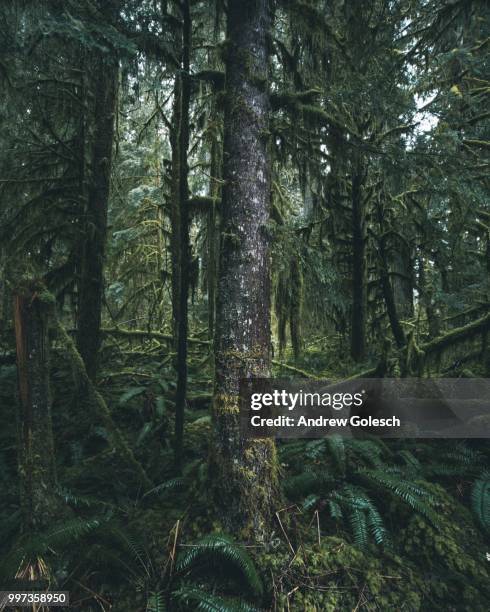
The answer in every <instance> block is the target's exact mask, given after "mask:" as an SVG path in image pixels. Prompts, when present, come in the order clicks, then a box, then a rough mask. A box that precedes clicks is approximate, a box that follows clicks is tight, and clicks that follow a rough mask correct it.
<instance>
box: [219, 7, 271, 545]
mask: <svg viewBox="0 0 490 612" xmlns="http://www.w3.org/2000/svg"><path fill="white" fill-rule="evenodd" d="M268 28H269V3H268V2H267V0H253V1H252V2H240V1H239V0H232V1H231V2H230V3H229V5H228V34H227V38H228V49H227V61H226V94H225V131H224V168H223V169H224V180H225V184H224V188H223V206H222V246H221V257H220V270H219V279H218V292H217V296H218V299H217V310H216V357H215V365H216V387H215V395H214V432H215V439H214V453H213V457H212V467H213V468H214V472H215V474H214V475H215V484H216V492H217V495H216V501H217V504H218V506H219V508H220V509H221V516H222V519H223V522H224V523H225V525H226V526H227V528H228V529H230V530H232V531H234V532H235V533H239V534H240V536H241V537H243V538H250V539H258V540H263V539H266V538H267V537H268V535H270V533H271V531H272V516H273V509H274V505H275V504H277V503H278V497H277V489H278V487H277V482H278V464H277V459H276V451H275V445H274V442H273V441H272V440H253V441H252V440H245V439H243V438H242V437H241V435H240V427H239V395H238V394H239V381H240V379H242V378H250V377H265V376H268V375H269V374H270V359H271V340H270V319H269V310H270V254H269V239H268V231H267V224H268V220H269V207H270V188H269V156H268V112H269V100H268V89H267V65H268V51H267V33H268Z"/></svg>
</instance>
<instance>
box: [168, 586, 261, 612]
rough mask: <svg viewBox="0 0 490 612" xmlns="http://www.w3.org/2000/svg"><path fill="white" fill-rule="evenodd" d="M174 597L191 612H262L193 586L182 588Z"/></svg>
mask: <svg viewBox="0 0 490 612" xmlns="http://www.w3.org/2000/svg"><path fill="white" fill-rule="evenodd" d="M172 597H173V599H174V600H176V601H177V602H179V603H180V604H181V605H184V606H185V608H186V609H187V610H189V611H190V612H194V611H197V612H260V611H259V609H258V608H256V607H254V606H251V605H250V604H249V603H247V602H245V601H243V600H239V599H231V598H225V597H221V596H219V595H214V594H212V593H208V592H207V591H204V590H203V589H199V588H196V587H193V586H183V587H181V588H180V589H178V590H177V591H174V593H172Z"/></svg>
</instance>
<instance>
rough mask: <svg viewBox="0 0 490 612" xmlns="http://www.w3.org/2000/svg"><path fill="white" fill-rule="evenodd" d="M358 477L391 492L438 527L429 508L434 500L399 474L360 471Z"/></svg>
mask: <svg viewBox="0 0 490 612" xmlns="http://www.w3.org/2000/svg"><path fill="white" fill-rule="evenodd" d="M359 475H360V476H361V478H362V479H363V480H365V481H367V482H368V483H371V484H374V485H375V486H376V487H381V488H382V489H384V490H386V489H387V490H389V491H391V492H392V493H393V494H394V495H395V496H396V497H398V498H399V499H401V500H402V501H403V502H404V503H406V504H408V505H409V506H410V507H411V508H412V509H413V510H415V511H416V512H418V513H419V514H422V515H423V516H425V517H426V518H427V519H428V520H429V521H430V522H431V523H432V525H434V527H438V525H439V519H438V516H437V514H436V513H435V512H434V510H433V509H432V507H431V504H432V503H433V501H434V500H433V498H432V496H431V495H430V494H429V493H428V492H427V491H425V490H424V489H423V488H422V487H420V486H418V485H416V484H413V483H411V482H409V481H408V480H405V479H403V477H402V476H401V475H400V474H398V473H394V472H391V473H390V472H389V471H388V470H385V471H381V470H368V469H362V470H360V471H359Z"/></svg>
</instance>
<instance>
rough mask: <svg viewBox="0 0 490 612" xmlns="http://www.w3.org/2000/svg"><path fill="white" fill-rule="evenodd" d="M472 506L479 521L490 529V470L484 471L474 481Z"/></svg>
mask: <svg viewBox="0 0 490 612" xmlns="http://www.w3.org/2000/svg"><path fill="white" fill-rule="evenodd" d="M471 507H472V509H473V512H474V513H475V514H476V517H477V518H478V520H479V522H480V523H481V524H482V525H483V527H484V528H485V529H486V530H487V531H490V471H487V470H486V471H484V472H483V473H482V474H481V475H480V476H479V478H477V480H476V481H475V482H474V483H473V488H472V490H471Z"/></svg>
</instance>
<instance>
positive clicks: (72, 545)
mask: <svg viewBox="0 0 490 612" xmlns="http://www.w3.org/2000/svg"><path fill="white" fill-rule="evenodd" d="M190 348H191V356H190V360H189V362H190V369H189V396H188V409H187V411H186V424H185V436H184V445H185V446H184V449H185V465H184V470H183V475H182V476H178V477H176V476H175V473H174V472H173V467H172V466H173V461H172V456H173V445H172V436H173V426H174V418H173V395H174V392H175V382H174V381H175V374H174V370H173V365H172V354H171V353H170V352H169V343H168V342H166V341H164V340H157V339H149V340H143V341H141V339H136V340H134V339H123V340H121V339H120V338H118V339H117V341H116V339H115V338H113V337H111V336H107V340H106V342H105V345H104V349H103V352H102V368H101V372H100V376H99V380H98V388H99V390H100V392H101V394H102V396H103V398H104V399H105V401H106V403H107V405H108V407H109V409H110V413H111V416H112V420H113V423H114V426H115V427H117V429H118V430H119V431H120V432H121V433H122V435H123V437H124V439H125V440H126V441H127V442H128V444H129V446H130V448H131V449H132V450H133V452H134V456H135V458H136V461H137V462H138V463H139V464H140V465H141V466H143V468H144V470H145V472H146V474H147V475H148V477H149V479H150V480H151V481H152V483H154V487H153V488H152V489H150V490H145V489H144V487H143V486H142V483H141V480H140V479H139V478H138V476H137V474H136V473H135V470H134V466H132V465H130V464H128V462H127V461H126V459H125V457H123V456H122V455H121V454H119V453H118V452H117V451H116V450H115V449H114V448H113V446H112V445H111V443H110V441H111V439H112V438H111V432H110V431H108V427H107V423H106V422H105V421H104V419H102V418H101V417H100V414H98V412H97V411H98V407H97V406H94V405H93V403H92V402H91V401H89V398H88V396H86V395H85V396H84V393H83V388H82V387H81V385H80V381H79V380H77V373H76V372H74V371H73V370H71V369H70V368H67V366H66V363H65V362H64V356H63V353H62V351H60V350H59V348H58V349H57V350H56V351H55V353H54V355H53V359H52V381H53V389H52V392H53V409H52V410H53V427H54V433H55V447H56V448H55V452H56V463H57V466H58V481H59V486H60V489H59V491H58V492H57V493H58V494H59V495H60V496H61V497H62V499H63V503H64V504H66V506H67V507H69V508H70V509H71V510H70V515H69V520H68V521H67V519H66V516H63V518H62V519H60V522H59V524H57V525H55V526H54V528H53V530H52V531H51V532H50V533H49V534H44V535H43V536H42V537H40V538H39V540H38V541H36V542H33V541H29V542H27V541H26V540H25V539H24V540H23V539H22V536H20V535H19V532H18V528H19V524H20V520H19V501H18V493H17V471H16V470H17V467H16V459H15V452H13V451H14V448H15V440H16V427H15V385H16V373H15V365H3V366H1V367H0V377H1V380H0V382H1V385H0V396H1V397H0V400H1V402H2V405H3V410H4V411H6V412H8V413H9V418H8V419H5V420H4V422H5V423H9V425H8V426H6V427H5V428H4V430H3V431H2V433H1V444H2V447H1V454H0V459H1V462H2V475H1V479H2V490H3V491H4V503H3V504H2V508H1V510H0V513H1V517H0V518H1V524H2V538H1V540H2V547H1V548H2V557H3V562H2V570H3V572H4V576H5V575H7V574H8V572H10V576H12V572H15V571H17V575H18V576H19V568H22V564H24V565H25V563H27V561H26V560H27V559H30V561H29V562H30V563H31V564H32V559H33V558H35V559H46V563H47V564H48V565H49V567H51V568H52V575H51V577H52V579H53V580H55V581H56V584H57V585H59V588H63V589H65V590H70V592H71V594H72V595H71V596H72V601H73V603H74V609H79V610H87V611H89V610H92V609H93V610H95V609H104V610H109V609H114V610H121V611H122V612H124V611H126V610H127V611H129V610H131V611H135V610H163V609H167V610H192V609H202V610H235V609H236V610H238V609H242V610H255V609H259V610H260V609H262V610H268V609H273V610H298V611H300V610H311V611H315V610H317V611H320V610H387V611H388V610H447V611H449V610H468V611H470V610H471V611H478V610H482V611H483V610H486V609H488V601H490V590H489V589H490V581H489V578H490V574H489V568H490V565H489V562H488V553H487V551H488V550H490V549H489V543H488V539H487V538H486V536H485V533H484V530H483V529H482V527H481V526H479V525H478V521H477V517H476V516H475V513H474V512H472V496H473V497H474V495H475V493H474V490H475V483H477V482H478V478H479V475H480V474H481V473H482V472H483V470H484V466H485V464H488V454H489V449H488V445H485V444H483V443H479V441H473V442H471V443H470V442H466V443H465V442H464V441H454V440H453V441H444V440H440V441H430V440H415V441H410V440H406V441H385V442H383V441H381V440H371V439H363V440H355V439H353V440H342V439H338V438H330V439H326V440H299V441H298V440H296V441H293V442H283V443H281V442H280V443H279V445H278V448H279V456H280V462H281V470H282V474H281V482H282V483H283V496H284V497H283V500H282V501H281V504H280V505H279V506H278V508H277V514H276V517H275V519H276V524H275V530H274V533H273V535H272V536H271V538H270V541H268V542H264V543H263V545H260V546H258V545H257V544H256V543H250V542H235V541H234V540H233V539H232V537H231V536H229V535H226V534H224V533H223V530H222V526H221V525H220V524H219V521H218V520H217V517H216V514H215V511H214V505H213V500H212V498H211V495H210V490H211V488H210V487H209V475H208V471H207V465H208V458H209V453H210V452H211V446H210V442H211V411H210V403H211V392H212V382H211V381H212V378H213V377H212V359H211V355H210V351H209V345H208V344H207V343H206V342H205V341H202V342H194V343H191V344H190ZM290 358H291V356H290V355H289V354H286V355H285V356H283V357H282V358H281V359H282V360H283V361H284V363H286V364H288V365H289V366H290V367H291V368H293V369H288V368H284V367H281V366H278V365H276V366H275V372H274V373H275V375H277V376H285V375H290V376H298V375H299V371H303V372H309V373H311V374H312V375H315V376H318V377H324V378H328V377H339V376H341V375H344V376H345V373H346V371H348V367H349V364H347V363H346V364H343V363H340V362H339V360H338V358H337V357H336V356H335V353H334V351H333V350H330V351H329V350H328V347H325V346H324V342H323V341H322V340H321V339H319V340H318V341H317V342H316V343H314V344H313V345H312V346H311V347H309V348H307V350H306V351H305V353H304V356H303V357H302V359H301V360H300V361H298V362H295V363H294V364H293V362H292V360H289V359H290ZM288 360H289V361H288ZM277 363H279V361H278V360H277V361H276V364H277ZM10 417H11V418H10ZM24 569H25V568H24ZM31 569H32V565H31ZM39 577H42V572H40V573H39ZM233 598H234V599H233ZM237 598H238V599H237ZM238 601H240V602H241V603H238ZM111 605H112V606H113V607H112V608H111V607H110V606H111ZM96 606H99V608H97V607H96ZM159 606H160V607H159ZM164 606H166V607H165V608H164ZM206 606H208V607H206ZM212 606H214V607H212ZM220 606H221V607H220ZM240 606H242V607H240Z"/></svg>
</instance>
